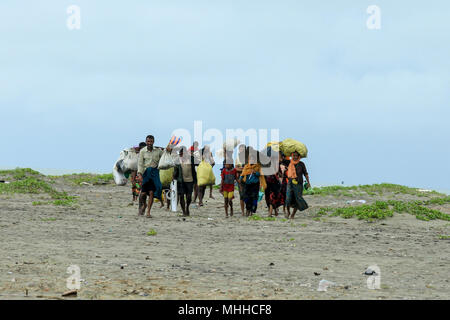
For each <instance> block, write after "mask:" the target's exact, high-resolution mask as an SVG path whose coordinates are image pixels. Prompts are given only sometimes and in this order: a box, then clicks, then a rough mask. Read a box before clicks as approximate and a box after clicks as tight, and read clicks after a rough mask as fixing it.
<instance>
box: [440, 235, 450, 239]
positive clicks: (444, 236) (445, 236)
mask: <svg viewBox="0 0 450 320" xmlns="http://www.w3.org/2000/svg"><path fill="white" fill-rule="evenodd" d="M439 239H440V240H450V236H447V235H443V234H440V235H439Z"/></svg>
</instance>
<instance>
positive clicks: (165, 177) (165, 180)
mask: <svg viewBox="0 0 450 320" xmlns="http://www.w3.org/2000/svg"><path fill="white" fill-rule="evenodd" d="M173 170H174V168H169V169H166V170H159V179H160V180H161V184H162V186H163V189H169V187H170V183H171V182H172V178H173Z"/></svg>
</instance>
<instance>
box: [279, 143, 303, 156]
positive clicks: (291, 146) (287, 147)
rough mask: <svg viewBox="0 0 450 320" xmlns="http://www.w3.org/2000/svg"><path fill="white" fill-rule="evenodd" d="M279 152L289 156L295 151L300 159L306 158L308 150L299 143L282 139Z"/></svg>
mask: <svg viewBox="0 0 450 320" xmlns="http://www.w3.org/2000/svg"><path fill="white" fill-rule="evenodd" d="M280 150H281V152H282V153H283V154H284V155H286V156H290V155H291V153H293V152H294V151H297V152H298V153H299V154H300V156H301V157H302V158H306V157H307V156H308V149H307V148H306V146H305V145H304V144H303V143H301V142H300V141H297V140H294V139H290V138H288V139H284V140H283V141H282V142H281V144H280Z"/></svg>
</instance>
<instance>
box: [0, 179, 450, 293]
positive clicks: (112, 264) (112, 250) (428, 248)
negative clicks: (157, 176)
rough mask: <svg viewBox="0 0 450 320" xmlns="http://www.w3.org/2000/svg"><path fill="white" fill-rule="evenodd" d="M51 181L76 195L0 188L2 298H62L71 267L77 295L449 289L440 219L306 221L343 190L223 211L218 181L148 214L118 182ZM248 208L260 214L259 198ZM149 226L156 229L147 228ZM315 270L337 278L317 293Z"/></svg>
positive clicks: (448, 258) (449, 256)
mask: <svg viewBox="0 0 450 320" xmlns="http://www.w3.org/2000/svg"><path fill="white" fill-rule="evenodd" d="M59 188H60V189H64V190H66V191H68V192H69V194H72V195H74V194H75V195H78V196H79V200H78V204H77V205H75V206H74V207H60V206H54V205H40V206H33V205H32V201H36V200H40V199H45V196H44V195H0V240H1V244H2V249H1V250H0V299H33V298H46V299H48V298H51V299H62V297H61V294H62V293H63V292H65V291H67V288H66V279H67V278H68V277H69V274H68V273H66V271H67V268H68V267H69V266H70V265H78V266H79V268H80V270H81V279H82V282H81V289H80V290H79V292H78V297H77V299H449V298H450V283H449V274H450V272H449V271H450V268H449V266H450V250H449V249H450V246H449V245H450V240H440V239H439V235H448V234H449V230H450V227H449V226H450V223H448V222H446V221H440V220H435V221H429V222H425V221H420V220H417V219H416V218H415V217H414V216H412V215H409V214H395V215H394V217H393V218H389V219H386V220H383V221H379V222H374V223H369V222H364V221H360V220H357V219H343V218H340V217H326V218H323V219H321V220H320V221H315V220H314V219H313V217H314V213H315V212H316V211H317V210H318V208H319V207H321V206H343V205H345V201H346V200H349V199H351V198H346V197H341V198H337V197H333V196H328V197H321V196H306V197H305V199H306V201H307V202H308V203H309V204H310V206H311V208H310V209H308V210H307V211H305V212H304V213H301V214H297V217H296V219H295V220H294V221H293V222H291V221H284V220H283V217H281V216H280V217H278V218H277V221H249V220H248V219H247V218H244V217H242V216H240V214H239V215H235V216H234V217H232V218H228V219H225V214H224V210H223V207H222V198H221V196H220V194H219V193H218V191H217V190H214V196H215V198H216V199H215V200H212V199H208V198H207V202H206V205H205V206H204V207H202V208H201V209H198V208H197V209H196V208H192V210H191V214H192V216H191V217H188V218H185V219H183V218H182V217H180V216H178V214H177V213H173V212H169V211H166V210H165V209H160V208H159V204H156V205H155V206H154V210H153V216H154V218H153V219H147V218H144V217H138V216H137V205H136V204H135V205H129V204H130V200H131V195H130V190H129V187H128V186H125V187H117V186H113V185H103V186H69V185H67V184H66V185H62V184H61V183H60V185H59ZM379 198H380V197H378V198H377V199H379ZM384 198H387V199H394V198H395V199H404V200H406V199H409V198H411V196H409V197H408V196H405V195H403V196H398V195H397V196H394V195H385V196H384ZM356 199H360V198H356ZM363 199H366V200H368V201H369V202H371V201H374V200H375V199H376V198H371V197H366V198H363ZM234 207H235V210H236V211H238V210H237V209H238V202H237V201H236V200H235V204H234ZM440 209H441V210H443V211H444V212H447V213H450V208H449V206H445V207H442V206H441V207H440ZM258 214H260V215H264V216H267V209H266V208H265V205H263V204H262V203H261V207H260V208H259V212H258ZM151 228H153V229H155V230H156V231H157V235H155V236H148V235H147V232H148V231H149V230H150V229H151ZM375 264H376V265H378V266H379V267H380V270H381V278H380V281H381V289H379V290H369V289H368V288H367V284H366V280H367V276H365V275H363V274H362V273H363V272H364V271H365V269H366V268H367V267H368V266H370V265H375ZM121 265H122V268H121ZM315 272H316V273H317V274H319V273H320V275H315V274H314V273H315ZM322 279H326V280H329V281H332V282H335V283H336V286H335V287H332V288H330V289H328V291H327V292H318V291H317V288H318V284H319V281H320V280H322ZM27 290H28V297H27V296H26V291H27Z"/></svg>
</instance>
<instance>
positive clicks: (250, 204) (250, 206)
mask: <svg viewBox="0 0 450 320" xmlns="http://www.w3.org/2000/svg"><path fill="white" fill-rule="evenodd" d="M258 196H259V182H258V183H251V184H244V202H245V208H246V209H247V210H249V211H250V212H252V213H255V212H256V209H257V208H258Z"/></svg>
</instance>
